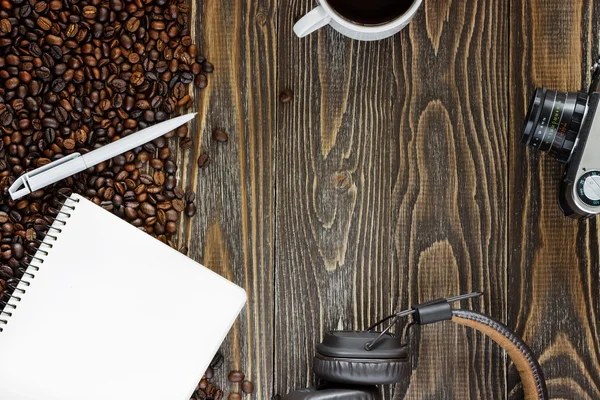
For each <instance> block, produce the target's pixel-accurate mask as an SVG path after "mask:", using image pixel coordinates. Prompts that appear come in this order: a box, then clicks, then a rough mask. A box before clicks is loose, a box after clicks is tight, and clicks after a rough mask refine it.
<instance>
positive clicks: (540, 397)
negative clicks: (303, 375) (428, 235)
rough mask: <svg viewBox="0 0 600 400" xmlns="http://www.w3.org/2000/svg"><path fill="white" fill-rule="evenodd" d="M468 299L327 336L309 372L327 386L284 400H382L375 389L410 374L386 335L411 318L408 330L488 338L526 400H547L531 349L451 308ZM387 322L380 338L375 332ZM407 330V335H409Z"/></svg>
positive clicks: (398, 344)
mask: <svg viewBox="0 0 600 400" xmlns="http://www.w3.org/2000/svg"><path fill="white" fill-rule="evenodd" d="M481 295H482V293H472V294H468V295H463V296H458V297H454V298H449V299H438V300H433V301H429V302H427V303H423V304H420V305H418V306H414V307H412V308H411V309H410V310H406V311H402V312H400V313H396V314H393V315H391V316H389V317H387V318H384V319H383V320H381V321H379V322H378V323H376V324H375V325H373V326H372V327H370V328H369V329H367V330H366V331H362V332H351V331H331V332H328V333H327V334H326V335H325V338H324V339H323V342H322V343H321V344H319V345H318V346H317V353H316V355H315V357H314V360H313V369H314V372H315V374H316V375H317V377H319V378H321V379H323V380H324V381H326V382H328V383H327V384H325V385H322V386H316V387H312V388H308V389H303V390H298V391H295V392H292V393H290V394H288V395H287V396H285V397H284V398H283V399H284V400H380V399H381V398H382V397H381V395H380V393H379V390H378V389H377V387H376V386H375V385H385V384H392V383H397V382H399V381H401V380H402V379H403V378H404V377H407V376H409V375H410V373H411V365H410V359H409V354H408V351H407V346H406V345H404V344H403V340H402V337H399V336H395V335H393V334H390V333H389V331H390V329H391V328H392V326H394V325H395V324H396V323H397V322H398V320H399V319H400V318H403V317H407V316H412V318H413V320H412V321H411V322H410V324H409V325H408V328H410V327H411V326H413V325H427V324H432V323H435V322H440V321H445V320H452V321H453V322H455V323H457V324H460V325H464V326H467V327H470V328H473V329H476V330H478V331H479V332H481V333H483V334H485V335H487V336H489V337H490V338H491V339H492V340H493V341H495V342H496V343H498V344H499V345H500V346H501V347H502V348H503V349H504V350H505V351H506V352H507V353H508V355H509V357H510V358H511V359H512V361H513V362H514V364H515V366H516V367H517V370H518V371H519V375H520V376H521V381H522V383H523V390H524V393H525V399H526V400H546V399H548V390H547V389H546V381H545V379H544V373H543V371H542V368H541V367H540V365H539V363H538V362H537V360H536V358H535V356H534V355H533V353H532V351H531V349H530V348H529V347H528V346H527V344H525V343H524V342H523V341H522V339H521V338H519V337H518V336H517V335H516V334H515V333H514V332H513V331H511V330H510V329H509V328H508V327H506V326H505V325H504V324H502V323H500V322H498V321H496V320H494V319H493V318H491V317H488V316H487V315H484V314H480V313H477V312H474V311H468V310H459V309H456V310H453V309H452V307H451V305H450V303H453V302H456V301H460V300H465V299H468V298H472V297H477V296H481ZM386 321H390V324H389V326H388V328H386V329H385V330H384V331H383V332H375V331H374V329H375V328H376V327H377V326H379V325H381V324H382V323H384V322H386ZM408 328H407V330H408Z"/></svg>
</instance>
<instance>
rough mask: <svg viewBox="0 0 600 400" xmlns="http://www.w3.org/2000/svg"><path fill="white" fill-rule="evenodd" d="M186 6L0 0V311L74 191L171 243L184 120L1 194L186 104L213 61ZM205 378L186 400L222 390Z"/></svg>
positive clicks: (184, 204)
mask: <svg viewBox="0 0 600 400" xmlns="http://www.w3.org/2000/svg"><path fill="white" fill-rule="evenodd" d="M189 8H190V7H189V4H188V3H187V2H186V0H0V134H1V136H2V140H0V196H1V197H0V309H2V308H3V306H4V305H5V303H6V301H7V300H8V297H9V296H8V295H9V294H10V293H11V292H12V288H14V286H15V285H16V284H17V283H18V280H19V279H20V277H21V276H22V274H23V272H24V269H25V268H26V266H27V265H28V264H29V262H30V261H31V256H29V255H28V254H34V253H35V251H36V248H37V246H38V242H37V241H39V240H41V239H43V237H44V235H45V233H46V230H47V225H49V224H51V223H52V219H53V217H54V216H55V215H56V213H57V211H56V210H57V209H59V208H60V203H59V202H60V201H64V196H68V195H70V194H71V193H73V192H76V193H79V194H81V195H83V196H85V197H86V198H88V199H90V200H91V201H93V202H94V203H96V204H98V205H99V206H101V207H103V208H105V209H106V210H109V211H111V212H113V213H114V214H116V215H118V216H119V217H121V218H123V219H125V220H127V221H129V222H130V223H131V224H133V225H134V226H136V227H138V228H139V229H141V230H143V231H145V232H147V233H149V234H152V235H154V236H155V237H157V238H158V239H159V240H161V241H163V242H165V243H167V244H169V245H171V246H173V247H174V244H173V242H172V240H171V239H172V235H173V234H174V233H175V232H176V231H177V224H178V221H179V220H180V219H181V218H182V217H181V214H185V215H186V216H187V217H192V216H194V214H195V213H196V205H195V201H196V199H195V197H196V196H195V193H194V192H193V191H191V190H184V189H183V188H181V187H180V186H179V185H178V182H177V178H176V173H177V165H176V164H175V162H174V160H173V154H172V149H173V148H176V146H177V143H175V142H177V141H178V142H179V145H180V148H181V149H182V150H183V151H186V150H189V149H190V148H192V147H193V138H192V137H190V136H189V135H188V128H187V127H186V126H183V127H180V128H179V129H177V130H176V131H173V132H170V133H169V134H167V135H165V136H164V137H161V138H159V139H156V140H154V141H153V142H152V143H148V144H146V145H144V146H140V147H138V148H136V149H133V150H132V151H129V152H127V153H125V154H123V155H120V156H117V157H115V158H114V159H112V160H109V161H107V162H104V163H101V164H99V165H97V166H95V167H93V168H91V169H89V170H87V171H85V172H83V173H80V174H77V175H74V176H72V177H69V178H67V179H65V180H63V181H61V182H59V183H57V184H55V185H53V186H50V187H47V188H44V189H42V190H38V191H36V192H34V193H32V194H31V195H29V196H27V197H25V198H23V199H20V200H17V201H13V200H11V199H10V197H9V195H8V193H7V190H8V187H9V186H10V185H11V184H13V183H14V181H15V179H16V178H18V177H19V176H20V175H22V174H23V173H25V172H28V171H31V170H33V169H35V168H38V167H41V166H43V165H46V164H48V163H50V162H52V161H55V160H58V159H60V158H62V157H65V156H67V155H69V154H72V153H74V152H78V153H82V154H84V153H87V152H89V151H92V150H94V149H96V148H99V147H101V146H103V145H105V144H107V143H110V142H112V141H115V140H118V139H120V138H122V137H124V136H127V135H130V134H132V133H134V132H135V131H137V130H139V129H143V128H146V127H148V126H150V125H152V124H155V123H158V122H161V121H165V120H166V119H168V118H171V117H174V116H176V115H178V114H181V113H182V112H183V111H184V110H185V109H186V108H188V107H190V106H192V105H193V104H194V99H193V98H192V96H191V94H190V87H191V85H195V86H196V87H197V88H198V89H204V88H206V87H207V85H208V77H207V76H208V74H210V73H212V71H213V69H214V67H213V65H212V64H211V63H210V62H208V61H207V60H206V58H205V57H203V56H202V55H201V54H199V51H198V48H197V47H196V45H195V44H193V43H192V38H191V33H190V27H189ZM180 250H181V251H182V252H184V253H186V252H187V248H185V247H184V248H182V249H180ZM209 380H210V379H209V378H208V376H207V377H206V379H205V382H206V383H207V386H206V387H205V388H204V389H201V390H200V391H199V392H198V393H200V392H204V394H205V395H204V397H201V396H200V395H198V396H197V397H196V398H202V399H216V398H219V397H218V393H221V397H222V392H221V391H220V390H219V389H216V388H214V386H213V385H211V386H210V387H211V388H212V389H211V390H205V389H207V388H208V387H209V386H208V385H209V383H208V381H209ZM201 385H202V383H201ZM209 392H210V393H209ZM213 392H214V393H217V396H214V395H213Z"/></svg>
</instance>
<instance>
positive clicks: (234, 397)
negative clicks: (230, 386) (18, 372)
mask: <svg viewBox="0 0 600 400" xmlns="http://www.w3.org/2000/svg"><path fill="white" fill-rule="evenodd" d="M227 400H242V396H241V395H240V394H239V393H229V396H227Z"/></svg>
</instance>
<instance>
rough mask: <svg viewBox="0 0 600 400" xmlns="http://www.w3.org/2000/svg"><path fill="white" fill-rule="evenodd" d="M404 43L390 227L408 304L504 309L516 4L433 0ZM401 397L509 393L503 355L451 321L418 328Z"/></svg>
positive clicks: (400, 41)
mask: <svg viewBox="0 0 600 400" xmlns="http://www.w3.org/2000/svg"><path fill="white" fill-rule="evenodd" d="M422 11H423V12H421V13H420V14H419V15H417V17H416V18H415V20H414V21H413V22H412V24H411V25H410V27H409V29H408V32H409V34H408V35H400V36H399V37H397V38H396V39H395V46H394V50H395V57H394V61H395V62H394V71H395V76H396V77H397V87H398V95H397V98H398V99H397V101H396V102H395V107H396V108H397V109H398V112H399V119H398V123H397V125H396V126H397V128H396V132H395V133H394V136H393V137H394V138H395V141H396V149H397V150H396V151H397V157H394V159H393V161H394V164H393V173H394V175H395V182H394V190H393V209H394V213H393V220H394V223H393V226H394V249H395V258H394V260H395V265H396V268H397V269H398V270H399V271H402V273H401V276H402V279H401V280H400V281H399V282H395V284H396V285H397V286H396V288H394V293H395V294H396V296H397V304H398V306H399V308H406V307H407V306H409V305H410V304H416V303H418V302H422V301H427V300H428V299H432V298H439V297H446V296H449V295H450V294H452V293H464V292H470V291H483V292H485V297H484V298H483V299H481V300H476V301H474V302H473V304H471V305H469V304H465V306H471V307H474V308H475V309H478V310H481V311H483V312H486V313H488V314H490V315H494V316H495V317H496V318H498V319H504V318H505V314H506V306H505V304H506V297H505V285H504V282H505V280H506V244H507V241H506V221H507V215H506V207H507V186H508V181H507V174H506V170H507V159H508V156H507V148H506V147H507V146H506V142H507V118H508V110H507V83H508V81H507V72H508V71H507V66H508V63H507V62H506V60H507V55H508V52H507V44H508V20H507V15H508V2H506V1H495V0H492V1H470V2H465V1H448V2H438V1H426V2H425V7H424V9H423V10H422ZM415 333H416V334H414V335H412V336H411V337H412V340H411V341H410V342H409V344H410V346H411V349H412V355H413V367H414V372H413V375H412V376H411V377H410V379H409V380H407V381H406V382H403V383H401V384H399V385H398V388H397V393H396V395H395V398H397V399H401V398H407V399H436V398H456V399H464V398H473V399H475V398H486V399H492V398H497V399H500V398H504V397H505V372H504V371H505V362H504V357H503V353H502V352H501V351H500V350H499V349H498V348H497V347H496V346H495V345H493V344H492V342H491V341H490V340H489V339H485V338H483V337H482V336H481V335H478V334H475V333H474V332H470V331H468V330H466V329H464V328H462V327H458V326H453V325H451V324H449V323H448V324H445V325H444V324H440V325H435V326H431V327H427V328H424V329H421V330H420V331H419V330H418V329H417V330H415Z"/></svg>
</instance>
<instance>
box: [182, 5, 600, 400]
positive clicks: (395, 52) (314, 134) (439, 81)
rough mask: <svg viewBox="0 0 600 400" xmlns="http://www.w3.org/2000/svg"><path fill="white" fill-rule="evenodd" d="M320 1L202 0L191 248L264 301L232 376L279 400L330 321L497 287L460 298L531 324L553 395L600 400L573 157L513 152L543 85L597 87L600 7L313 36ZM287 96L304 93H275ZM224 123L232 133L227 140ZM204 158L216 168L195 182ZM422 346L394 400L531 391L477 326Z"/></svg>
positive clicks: (249, 314) (245, 326) (471, 11)
mask: <svg viewBox="0 0 600 400" xmlns="http://www.w3.org/2000/svg"><path fill="white" fill-rule="evenodd" d="M314 6H315V2H314V1H313V0H289V1H277V0H257V1H253V2H248V1H243V0H224V1H204V2H202V1H201V2H195V3H194V6H193V7H194V9H193V15H194V21H195V25H194V35H195V36H196V38H197V43H199V44H200V49H201V52H202V53H204V54H206V55H207V56H208V58H209V59H210V60H211V61H212V62H213V63H214V64H215V73H214V74H212V75H211V76H210V84H209V87H208V88H207V89H206V90H204V91H202V92H201V93H200V92H198V93H196V98H197V104H198V109H199V111H200V118H199V119H198V121H200V122H199V123H198V124H197V126H196V125H195V126H193V132H195V136H194V144H195V147H194V149H193V150H191V151H187V152H179V154H178V160H179V162H180V165H182V168H181V169H180V178H181V180H182V182H183V185H184V187H190V188H193V189H194V190H195V191H196V192H197V194H198V201H197V204H198V214H197V216H196V217H194V218H193V219H190V220H187V219H186V220H184V223H183V224H182V226H181V229H180V232H179V242H180V244H187V245H188V246H189V248H190V253H189V254H190V256H191V257H192V258H194V259H196V260H198V261H201V262H203V263H204V264H206V265H207V266H209V267H210V268H212V269H213V270H215V271H217V272H219V273H221V274H223V275H224V276H226V277H228V278H230V279H232V280H234V281H235V282H237V283H238V284H240V285H241V286H242V287H244V288H246V290H247V291H248V294H249V303H248V306H247V308H246V310H245V312H243V313H242V316H241V317H240V319H239V321H238V322H237V323H236V325H235V327H234V329H233V330H232V332H231V334H230V335H229V336H228V338H227V340H226V341H225V344H224V347H223V349H224V353H225V356H226V359H227V360H228V363H227V364H226V365H225V367H224V368H225V369H226V370H229V369H234V368H240V369H241V370H243V371H244V372H246V374H247V375H248V377H249V378H250V379H252V380H253V381H254V383H255V386H256V394H255V395H254V398H258V399H261V400H262V399H270V398H271V396H272V395H274V394H277V393H278V394H285V393H287V392H288V391H289V390H290V389H292V388H298V387H304V386H306V385H309V384H311V383H313V382H314V381H315V380H314V377H313V375H312V370H311V362H312V356H313V354H314V349H315V345H316V344H317V343H318V342H319V341H320V339H321V338H322V336H323V333H324V332H325V331H326V330H329V329H339V328H345V329H361V328H364V327H366V326H367V325H369V324H370V323H372V322H373V321H375V320H376V319H378V318H379V317H382V316H384V315H386V314H389V313H391V312H392V311H394V310H397V309H399V308H406V307H407V306H409V305H410V304H414V303H417V302H420V301H425V300H429V299H431V298H435V297H440V296H448V295H454V294H458V293H460V292H467V291H472V290H473V291H475V290H482V291H485V292H486V294H485V297H484V298H482V299H479V300H475V301H472V302H470V303H469V304H465V306H468V307H472V308H474V309H476V310H479V311H483V312H486V313H488V314H491V315H493V316H494V317H496V318H498V319H501V320H503V321H505V322H506V323H507V324H508V325H509V326H512V327H516V328H517V331H518V332H519V333H520V334H522V335H523V336H524V337H525V339H526V341H528V342H530V343H531V344H532V347H533V350H534V352H535V353H536V354H541V355H542V365H543V367H544V368H545V370H546V374H547V375H548V376H549V378H550V393H551V395H552V397H553V398H565V399H567V398H568V399H597V398H600V350H599V347H598V343H599V342H600V333H599V332H600V327H599V323H598V318H599V315H598V310H599V309H600V294H599V293H600V287H599V285H600V284H599V281H600V267H599V263H600V249H599V246H598V237H599V232H598V229H599V228H598V224H597V223H596V222H595V221H591V222H587V223H580V222H576V221H571V220H567V219H565V218H564V217H562V215H561V214H560V212H559V210H558V207H557V205H556V200H555V198H556V190H557V187H558V182H559V177H560V173H561V166H560V165H558V163H556V162H554V161H553V160H551V159H550V158H549V157H547V156H542V155H539V154H535V152H532V151H526V150H525V149H524V148H523V147H522V145H520V144H519V143H518V140H519V136H520V129H521V124H522V119H523V116H524V111H525V107H526V104H527V102H528V100H529V96H530V94H531V91H532V89H533V88H534V87H535V86H537V85H547V86H551V87H553V88H557V89H563V90H567V89H568V90H576V89H579V88H580V87H581V86H582V84H583V82H584V81H585V80H586V78H587V76H586V70H587V68H588V67H589V66H590V63H591V59H592V56H593V55H595V53H597V52H599V41H598V32H597V21H598V15H600V14H599V11H600V5H598V4H595V3H594V2H593V1H592V0H582V1H581V2H559V1H558V0H530V1H527V2H514V1H513V2H511V1H509V0H500V1H495V0H473V1H465V0H425V1H424V5H423V8H422V9H421V10H420V12H419V13H418V14H417V16H416V18H415V20H414V21H413V23H412V24H411V25H410V26H409V28H407V29H406V30H404V31H403V32H401V33H400V34H399V35H397V36H395V37H394V38H391V39H387V40H383V41H380V42H375V43H366V42H356V41H352V40H349V39H347V38H345V37H343V36H341V35H340V34H338V33H337V32H335V31H334V30H332V29H331V28H325V29H322V30H320V31H319V32H317V33H315V34H312V35H311V36H309V37H306V38H303V39H298V38H296V37H295V35H294V34H293V32H292V26H293V24H294V22H295V21H296V20H297V19H298V18H300V17H301V16H302V15H304V14H305V13H306V12H308V11H309V10H310V9H311V8H312V7H314ZM549 21H552V23H549ZM284 89H291V90H293V92H294V99H293V101H292V102H290V103H286V104H282V103H279V102H278V101H277V96H278V93H279V92H280V91H282V90H284ZM216 127H221V128H224V129H225V130H226V131H227V132H229V134H230V140H229V142H227V143H225V144H217V143H215V142H214V141H212V140H211V139H210V133H211V132H212V130H213V129H214V128H216ZM202 151H206V152H208V153H209V154H210V156H211V159H212V163H211V165H210V166H209V167H208V168H207V169H203V170H198V169H197V167H196V159H197V157H198V155H199V154H200V152H202ZM217 303H218V299H215V304H217ZM409 337H410V340H409V345H410V348H411V353H412V365H413V373H412V374H411V376H410V377H407V379H406V380H405V381H403V382H402V383H400V384H398V385H396V387H393V388H386V390H385V395H386V398H387V399H391V398H393V399H403V398H406V399H440V398H448V399H450V398H453V399H467V398H472V399H478V398H484V399H504V398H507V397H509V398H515V399H518V398H520V397H521V396H522V394H521V389H520V385H519V384H518V379H517V376H516V371H515V370H514V368H513V367H512V366H511V364H510V363H509V362H507V361H506V360H505V358H504V354H503V352H501V351H500V350H499V349H498V348H497V347H496V346H495V345H494V344H493V343H492V342H491V341H490V340H488V339H485V338H483V337H482V336H481V335H479V334H476V333H474V332H471V331H467V330H465V328H462V327H455V326H453V325H451V324H450V323H446V324H438V325H434V326H428V327H426V328H423V329H421V330H420V331H419V330H415V331H413V332H411V334H410V336H409ZM224 375H225V373H224V372H221V374H220V382H218V384H220V385H221V386H224V387H225V388H231V387H232V386H230V384H228V383H227V382H225V380H224V379H223V378H224Z"/></svg>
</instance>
